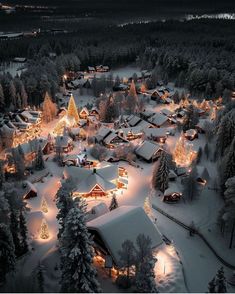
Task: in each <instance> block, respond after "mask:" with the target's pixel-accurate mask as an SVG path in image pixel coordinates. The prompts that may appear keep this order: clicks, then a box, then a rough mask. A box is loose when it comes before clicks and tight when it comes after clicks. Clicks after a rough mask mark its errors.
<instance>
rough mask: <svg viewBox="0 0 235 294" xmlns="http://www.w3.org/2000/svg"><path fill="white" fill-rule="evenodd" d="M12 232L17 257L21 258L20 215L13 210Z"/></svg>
mask: <svg viewBox="0 0 235 294" xmlns="http://www.w3.org/2000/svg"><path fill="white" fill-rule="evenodd" d="M10 230H11V234H12V239H13V243H14V247H15V255H16V257H19V256H20V254H21V250H20V249H21V248H20V237H19V218H18V213H17V212H16V211H15V210H14V209H11V216H10Z"/></svg>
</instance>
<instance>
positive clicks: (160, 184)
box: [152, 151, 169, 193]
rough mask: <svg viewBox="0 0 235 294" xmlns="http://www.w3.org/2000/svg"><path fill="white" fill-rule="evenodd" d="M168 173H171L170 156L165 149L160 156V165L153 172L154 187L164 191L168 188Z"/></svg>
mask: <svg viewBox="0 0 235 294" xmlns="http://www.w3.org/2000/svg"><path fill="white" fill-rule="evenodd" d="M168 175H169V166H168V158H167V155H166V153H165V152H164V151H163V152H162V154H161V157H160V163H159V166H158V168H156V169H155V170H154V172H153V178H152V183H153V187H154V188H155V189H158V190H160V191H161V192H163V193H164V192H165V190H166V189H167V188H168V181H169V177H168Z"/></svg>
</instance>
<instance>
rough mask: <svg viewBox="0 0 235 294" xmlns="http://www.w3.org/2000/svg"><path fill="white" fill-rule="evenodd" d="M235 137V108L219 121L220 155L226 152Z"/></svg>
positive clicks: (218, 141) (218, 150) (218, 144)
mask: <svg viewBox="0 0 235 294" xmlns="http://www.w3.org/2000/svg"><path fill="white" fill-rule="evenodd" d="M234 137H235V108H233V109H231V110H230V111H229V112H227V113H226V114H225V115H224V116H223V117H222V119H221V121H220V123H219V128H218V131H217V141H216V150H217V153H218V155H219V156H220V157H222V156H223V155H224V154H225V150H226V148H228V146H230V144H231V142H232V141H233V139H234Z"/></svg>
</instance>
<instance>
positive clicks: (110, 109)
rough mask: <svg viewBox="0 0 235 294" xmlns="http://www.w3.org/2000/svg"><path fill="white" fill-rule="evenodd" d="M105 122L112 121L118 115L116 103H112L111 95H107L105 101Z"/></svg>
mask: <svg viewBox="0 0 235 294" xmlns="http://www.w3.org/2000/svg"><path fill="white" fill-rule="evenodd" d="M104 110H105V114H104V121H105V122H108V123H110V122H113V121H114V120H115V119H116V118H117V117H118V105H117V104H115V103H114V98H113V96H112V95H109V97H108V99H107V102H106V104H105V109H104Z"/></svg>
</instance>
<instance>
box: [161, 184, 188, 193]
mask: <svg viewBox="0 0 235 294" xmlns="http://www.w3.org/2000/svg"><path fill="white" fill-rule="evenodd" d="M182 191H183V188H182V185H181V184H180V183H176V182H169V186H168V188H167V189H166V190H165V192H164V196H166V195H171V194H173V193H179V194H182Z"/></svg>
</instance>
